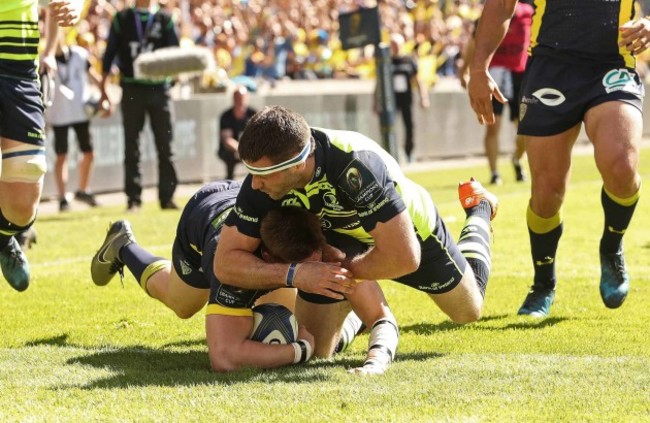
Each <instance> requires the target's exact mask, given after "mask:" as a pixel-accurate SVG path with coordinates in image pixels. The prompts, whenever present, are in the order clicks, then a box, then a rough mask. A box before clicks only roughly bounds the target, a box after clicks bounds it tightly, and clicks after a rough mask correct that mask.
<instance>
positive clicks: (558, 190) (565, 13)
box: [468, 0, 650, 317]
mask: <svg viewBox="0 0 650 423" xmlns="http://www.w3.org/2000/svg"><path fill="white" fill-rule="evenodd" d="M516 4H517V1H516V0H487V1H486V2H485V6H484V9H483V15H482V17H481V22H480V24H479V27H478V30H477V33H476V50H475V53H474V58H473V60H472V62H471V64H470V81H469V85H468V92H469V97H470V102H471V105H472V108H473V109H474V112H476V115H477V118H478V121H479V123H481V124H488V125H492V124H493V123H494V121H495V120H494V113H493V108H492V102H491V101H492V98H496V99H497V100H498V101H500V102H502V103H503V102H505V98H504V96H503V94H502V93H501V92H500V91H499V89H498V87H497V86H496V84H495V83H494V80H493V79H492V78H491V77H490V75H489V73H488V70H487V69H488V65H489V63H490V58H491V57H492V55H493V54H494V51H495V50H496V48H497V46H498V45H499V43H500V41H501V39H502V38H503V36H504V33H505V31H506V29H507V28H508V22H509V21H510V18H511V16H512V14H513V12H514V10H515V7H516ZM534 7H535V14H534V16H533V24H532V34H531V44H530V48H529V59H528V62H527V65H526V71H525V73H524V77H523V80H522V86H521V92H520V95H521V98H520V106H519V120H520V123H519V128H518V133H519V134H521V135H524V136H525V138H526V150H527V154H528V164H529V166H530V173H531V197H530V203H529V207H528V211H527V214H526V221H527V223H528V233H529V236H530V245H531V256H532V261H533V268H534V280H533V285H532V288H531V289H530V292H529V293H528V295H527V297H526V299H525V300H524V302H523V304H522V306H521V308H520V309H519V314H523V315H530V316H534V317H544V316H547V315H548V314H549V312H550V308H551V305H552V304H553V301H554V298H555V288H556V285H557V277H556V273H555V264H556V251H557V247H558V243H559V241H560V237H561V235H562V231H563V221H562V214H561V211H562V204H563V202H564V195H565V193H566V189H567V185H568V183H569V174H570V170H571V150H572V148H573V145H574V144H575V141H576V139H577V138H578V134H579V133H580V129H581V127H582V125H583V123H584V128H585V132H586V134H587V136H588V137H589V140H590V141H591V143H592V145H593V147H594V159H595V161H596V167H597V168H598V171H599V172H600V175H601V178H602V180H603V185H602V188H601V193H600V196H601V203H602V208H603V213H604V224H603V233H602V236H601V239H600V245H599V248H598V253H599V258H600V265H601V276H600V294H601V298H602V300H603V302H604V303H605V305H606V306H607V307H609V308H617V307H620V306H621V305H622V304H623V302H624V301H625V298H626V297H627V294H628V291H629V285H630V280H629V276H628V272H627V267H626V264H625V256H624V254H623V234H624V233H625V231H626V230H627V228H628V225H629V224H630V221H631V219H632V215H633V214H634V209H635V207H636V204H637V203H638V200H639V196H640V188H641V177H640V175H639V173H638V162H639V143H640V141H641V137H642V130H643V118H642V106H643V96H644V87H643V84H642V82H641V79H640V78H639V75H638V74H637V72H636V70H635V65H636V60H635V57H634V56H635V55H637V54H639V53H641V52H643V51H645V50H646V49H647V48H648V45H649V43H650V20H649V19H648V18H647V17H642V18H640V19H635V18H634V1H632V0H563V1H553V2H550V1H549V2H547V1H542V0H536V1H535V2H534Z"/></svg>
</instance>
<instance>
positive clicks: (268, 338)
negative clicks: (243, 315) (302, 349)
mask: <svg viewBox="0 0 650 423" xmlns="http://www.w3.org/2000/svg"><path fill="white" fill-rule="evenodd" d="M253 319H254V323H253V332H252V333H251V336H250V339H251V340H253V341H257V342H262V343H264V344H289V343H291V342H295V341H296V339H298V322H297V321H296V317H295V316H294V315H293V313H292V312H291V310H289V309H288V308H286V307H285V306H283V305H281V304H275V303H268V304H260V305H258V306H256V307H254V308H253Z"/></svg>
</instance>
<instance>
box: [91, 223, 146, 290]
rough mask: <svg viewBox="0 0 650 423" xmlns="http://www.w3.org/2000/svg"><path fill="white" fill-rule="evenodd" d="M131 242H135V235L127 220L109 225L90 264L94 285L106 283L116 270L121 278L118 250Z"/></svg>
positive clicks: (122, 266) (121, 262)
mask: <svg viewBox="0 0 650 423" xmlns="http://www.w3.org/2000/svg"><path fill="white" fill-rule="evenodd" d="M132 242H135V237H134V236H133V232H132V231H131V224H130V223H129V222H128V221H127V220H118V221H117V222H115V223H113V224H111V225H110V226H109V228H108V232H107V233H106V239H104V243H103V244H102V246H101V247H99V250H97V253H96V254H95V256H94V257H93V260H92V262H91V264H90V274H91V275H92V278H93V282H94V283H95V285H99V286H103V285H106V284H107V283H109V282H110V281H111V279H113V276H115V274H116V273H118V272H119V273H120V277H121V278H123V277H124V262H123V261H122V260H121V259H120V250H121V249H122V247H125V246H127V245H129V244H131V243H132Z"/></svg>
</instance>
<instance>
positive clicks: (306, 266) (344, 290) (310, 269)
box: [293, 261, 356, 300]
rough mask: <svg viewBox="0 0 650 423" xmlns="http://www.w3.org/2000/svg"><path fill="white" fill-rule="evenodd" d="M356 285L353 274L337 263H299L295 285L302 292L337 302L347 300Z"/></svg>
mask: <svg viewBox="0 0 650 423" xmlns="http://www.w3.org/2000/svg"><path fill="white" fill-rule="evenodd" d="M355 284H356V281H355V280H354V278H353V276H352V272H350V271H349V270H348V269H346V268H344V267H340V265H339V264H336V263H322V262H316V261H308V262H304V263H299V264H298V266H297V267H296V274H295V277H294V282H293V285H294V286H295V287H296V288H298V289H300V290H301V291H305V292H310V293H312V294H320V295H324V296H326V297H329V298H334V299H336V300H343V299H345V297H344V294H348V293H350V292H352V287H353V286H354V285H355Z"/></svg>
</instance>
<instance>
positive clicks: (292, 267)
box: [287, 263, 298, 288]
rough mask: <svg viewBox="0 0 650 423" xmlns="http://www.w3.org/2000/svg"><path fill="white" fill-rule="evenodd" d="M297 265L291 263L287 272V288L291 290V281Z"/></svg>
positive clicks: (294, 275)
mask: <svg viewBox="0 0 650 423" xmlns="http://www.w3.org/2000/svg"><path fill="white" fill-rule="evenodd" d="M297 266H298V263H291V264H290V265H289V270H288V271H287V287H289V288H293V279H294V278H295V277H296V267H297Z"/></svg>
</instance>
